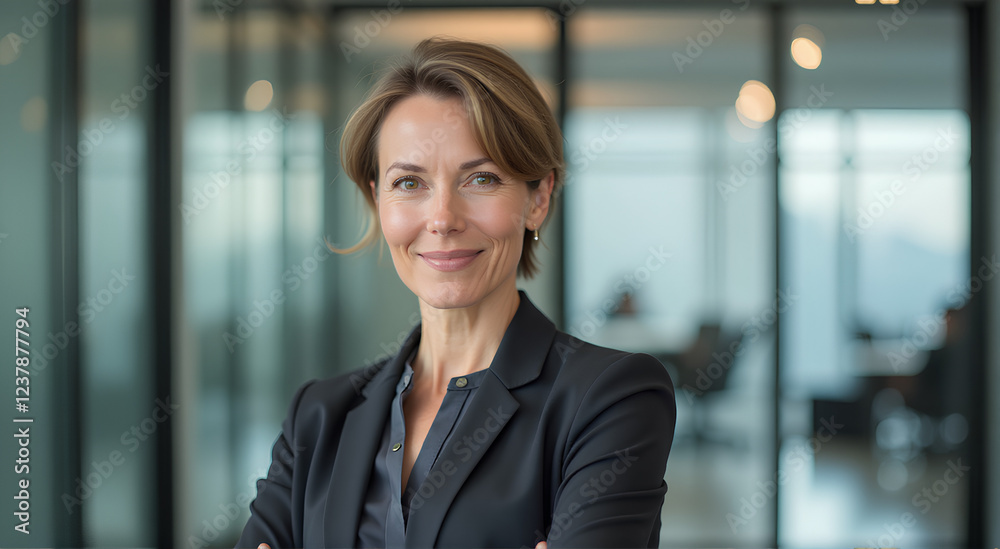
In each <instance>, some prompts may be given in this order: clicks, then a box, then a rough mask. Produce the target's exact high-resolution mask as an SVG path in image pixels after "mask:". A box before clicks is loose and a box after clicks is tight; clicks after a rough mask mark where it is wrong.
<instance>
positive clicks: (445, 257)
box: [417, 250, 482, 272]
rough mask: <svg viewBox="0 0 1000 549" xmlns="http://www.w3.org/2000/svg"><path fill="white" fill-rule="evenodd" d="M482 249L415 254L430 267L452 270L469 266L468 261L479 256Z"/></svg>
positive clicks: (446, 270)
mask: <svg viewBox="0 0 1000 549" xmlns="http://www.w3.org/2000/svg"><path fill="white" fill-rule="evenodd" d="M481 251H482V250H451V251H447V252H444V251H442V252H425V253H422V254H417V255H419V256H420V258H421V259H423V260H424V263H427V265H429V266H430V267H431V268H432V269H435V270H438V271H443V272H452V271H460V270H462V269H464V268H466V267H468V266H469V264H470V263H472V262H473V261H475V259H476V258H477V257H479V252H481Z"/></svg>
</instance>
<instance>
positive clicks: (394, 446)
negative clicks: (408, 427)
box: [392, 442, 403, 452]
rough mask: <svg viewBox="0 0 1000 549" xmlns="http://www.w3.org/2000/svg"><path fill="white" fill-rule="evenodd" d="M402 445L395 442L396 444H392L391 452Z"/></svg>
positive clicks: (397, 449) (396, 450)
mask: <svg viewBox="0 0 1000 549" xmlns="http://www.w3.org/2000/svg"><path fill="white" fill-rule="evenodd" d="M402 447H403V445H402V444H400V443H398V442H397V443H396V444H393V445H392V451H393V452H398V451H399V449H400V448H402Z"/></svg>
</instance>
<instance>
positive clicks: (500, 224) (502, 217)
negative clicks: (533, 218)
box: [475, 204, 524, 240]
mask: <svg viewBox="0 0 1000 549" xmlns="http://www.w3.org/2000/svg"><path fill="white" fill-rule="evenodd" d="M505 206H506V207H501V208H483V209H481V210H479V211H478V213H477V214H476V215H475V223H476V226H478V227H479V228H480V230H482V231H483V232H484V233H485V234H486V235H488V236H489V237H490V238H494V239H497V240H517V239H520V238H521V229H522V227H523V226H524V213H523V212H521V211H520V210H519V209H518V208H517V207H516V206H515V205H513V204H506V205H505Z"/></svg>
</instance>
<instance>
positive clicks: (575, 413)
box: [239, 39, 675, 549]
mask: <svg viewBox="0 0 1000 549" xmlns="http://www.w3.org/2000/svg"><path fill="white" fill-rule="evenodd" d="M341 157H342V158H341V161H342V163H343V165H344V168H345V171H346V173H347V174H348V175H349V176H350V178H351V179H352V180H353V181H354V182H355V183H356V184H357V185H358V187H359V188H360V189H362V192H363V193H364V195H365V198H366V200H367V202H368V205H369V206H370V209H371V213H372V216H373V222H372V224H371V225H370V226H369V230H368V232H367V233H366V235H365V237H364V238H363V239H362V241H361V242H360V243H359V244H358V245H357V246H354V247H353V248H350V249H348V250H336V251H341V252H352V251H355V250H357V249H360V248H361V247H363V246H365V245H368V244H370V243H372V242H374V241H375V240H376V239H379V238H380V236H379V234H381V235H382V236H383V237H384V242H385V244H387V245H388V247H389V249H390V251H391V254H392V260H393V263H394V265H395V267H396V271H397V272H398V273H399V276H400V278H401V279H402V281H403V283H405V284H406V285H407V287H409V288H410V290H412V291H413V293H414V294H416V296H417V300H418V301H419V304H420V317H421V324H420V325H419V326H417V327H416V328H415V329H414V330H413V332H412V333H411V334H410V336H409V338H408V339H407V340H406V342H405V343H404V344H403V346H402V348H401V350H400V352H399V353H398V354H397V355H396V356H395V357H393V358H390V359H387V360H384V361H382V362H380V363H378V364H376V365H374V366H373V367H371V368H368V369H366V370H357V371H354V372H351V373H347V374H344V375H341V376H339V377H335V378H332V379H328V380H324V381H314V382H309V383H307V384H306V385H305V386H303V387H302V388H300V389H299V391H298V392H297V393H296V395H295V397H294V398H293V401H292V404H291V407H290V411H289V414H288V417H287V419H286V420H285V422H284V424H283V429H282V433H281V435H280V436H279V438H278V440H277V442H276V443H275V445H274V450H273V453H272V465H271V469H270V470H269V472H268V476H267V478H266V479H263V480H261V481H260V482H259V483H258V495H257V499H256V500H255V501H254V502H253V503H252V504H251V507H250V508H251V517H250V520H249V522H248V523H247V525H246V527H245V529H244V531H243V535H242V537H241V539H240V541H239V546H241V547H257V546H258V544H261V543H266V544H268V545H269V546H270V547H271V548H274V549H277V548H278V547H404V546H405V547H431V546H442V547H535V546H536V544H539V545H541V546H544V545H545V544H546V543H547V545H548V547H551V548H554V547H564V546H565V547H584V546H597V547H655V546H657V543H658V540H659V528H660V518H659V517H660V508H661V506H662V504H663V497H664V494H665V493H666V484H665V483H664V482H663V474H664V470H665V467H666V461H667V454H668V452H669V450H670V444H671V441H672V439H673V430H674V421H675V402H674V394H673V386H672V384H671V382H670V378H669V376H668V375H667V373H666V371H665V370H664V368H663V366H662V365H661V364H660V363H659V362H657V361H656V360H655V359H654V358H652V357H650V356H648V355H643V354H631V353H626V352H621V351H615V350H612V349H607V348H603V347H597V346H593V345H590V344H587V343H584V342H582V341H579V340H577V339H575V338H573V337H571V336H569V335H567V334H566V333H563V332H561V331H558V330H556V329H555V326H554V325H553V323H552V322H551V321H550V320H549V319H548V318H546V317H545V316H544V315H543V314H542V313H541V312H539V310H538V309H537V308H535V306H534V305H533V304H532V303H531V301H529V300H528V297H527V296H526V295H525V294H524V292H522V291H519V290H518V289H517V287H516V277H517V274H518V273H519V272H520V273H523V274H524V275H526V276H531V275H532V274H533V273H534V271H535V269H536V266H535V260H534V246H536V245H537V242H538V239H539V228H540V227H541V226H542V224H543V222H544V221H545V219H546V218H547V217H548V214H549V211H550V209H551V203H552V196H553V193H555V192H557V191H558V189H559V185H560V183H561V182H562V175H563V159H562V136H561V133H560V131H559V129H558V127H557V124H556V121H555V119H554V117H553V116H552V114H551V112H550V111H549V109H548V107H547V106H546V104H545V101H544V100H543V99H542V96H541V95H540V94H539V92H538V90H537V89H536V87H535V86H534V84H533V83H532V81H531V79H530V78H529V77H528V75H527V74H526V73H525V72H524V70H523V69H522V68H521V67H520V66H518V65H517V63H515V62H514V61H513V60H512V59H511V58H510V57H509V56H508V55H507V54H505V53H503V52H501V51H500V50H498V49H496V48H493V47H490V46H485V45H480V44H475V43H470V42H463V41H455V40H440V39H430V40H425V41H423V42H421V43H420V44H419V45H418V46H417V47H416V48H415V49H414V51H413V55H412V58H411V59H410V60H408V61H407V62H405V63H404V64H403V65H401V66H399V67H397V68H395V69H394V70H391V71H390V72H388V74H386V75H385V76H384V77H383V78H382V80H380V82H379V83H378V84H377V85H376V86H375V88H374V89H373V91H372V92H371V93H370V94H369V96H368V97H367V99H366V100H365V102H364V103H363V104H362V105H361V107H360V108H359V109H358V110H357V111H356V112H355V113H354V114H353V115H352V117H351V119H350V120H349V121H348V123H347V126H346V127H345V131H344V135H343V138H342V141H341Z"/></svg>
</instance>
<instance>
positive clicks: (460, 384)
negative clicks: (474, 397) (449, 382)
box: [455, 377, 469, 387]
mask: <svg viewBox="0 0 1000 549" xmlns="http://www.w3.org/2000/svg"><path fill="white" fill-rule="evenodd" d="M468 384H469V380H467V379H465V378H464V377H460V378H458V379H456V380H455V386H456V387H465V386H466V385H468Z"/></svg>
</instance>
